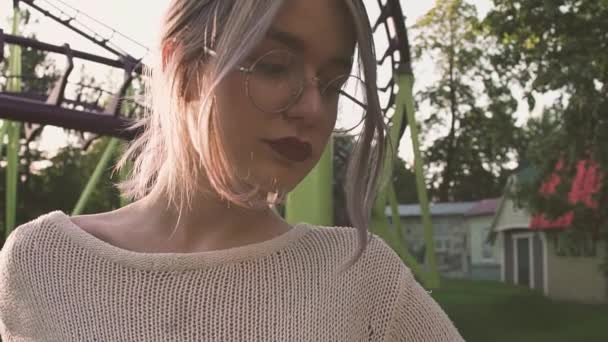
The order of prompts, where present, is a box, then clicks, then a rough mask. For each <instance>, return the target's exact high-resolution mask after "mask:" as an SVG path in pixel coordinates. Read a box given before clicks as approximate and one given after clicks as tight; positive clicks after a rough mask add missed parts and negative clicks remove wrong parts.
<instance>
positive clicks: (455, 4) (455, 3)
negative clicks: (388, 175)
mask: <svg viewBox="0 0 608 342" xmlns="http://www.w3.org/2000/svg"><path fill="white" fill-rule="evenodd" d="M414 32H415V35H416V39H415V43H414V46H415V54H414V55H415V58H416V59H418V60H421V59H423V58H424V59H430V60H432V61H433V63H434V64H435V70H436V72H437V73H438V74H439V80H438V81H437V82H435V83H434V84H432V85H430V86H428V87H426V88H425V89H423V90H422V91H420V92H418V94H417V99H418V102H419V103H420V104H421V105H422V106H426V107H428V108H430V115H429V116H428V118H427V119H426V120H425V121H424V123H423V140H424V141H425V143H426V145H427V146H428V147H427V149H426V151H424V155H423V158H424V159H425V164H426V165H428V168H429V171H430V184H431V196H432V197H433V198H435V199H437V200H440V201H453V200H460V201H463V200H478V199H481V198H487V197H495V196H498V195H499V194H500V193H501V192H502V189H503V186H504V183H505V181H506V178H507V176H508V175H509V173H510V172H511V170H510V169H509V165H511V164H513V162H514V161H515V160H516V159H517V157H518V156H519V154H520V153H521V151H522V150H523V149H524V148H523V146H524V145H525V141H524V140H523V139H522V130H521V128H520V127H517V126H516V125H515V118H514V115H513V114H514V112H515V110H516V108H517V101H516V100H515V99H514V97H513V95H512V94H511V90H510V85H509V82H508V80H507V79H505V78H504V77H502V76H501V75H500V74H499V73H496V70H495V69H494V67H493V65H492V64H491V63H490V62H491V61H490V58H489V56H488V54H490V53H492V52H493V50H495V48H494V45H495V41H494V40H492V39H489V38H487V37H486V35H484V32H483V28H482V26H481V25H480V22H479V20H478V18H477V11H476V8H475V7H474V6H473V5H471V4H469V3H467V2H465V1H463V0H438V1H437V2H436V6H435V7H434V8H433V9H431V10H430V11H429V12H428V13H427V14H426V15H425V16H424V17H423V18H421V19H420V20H419V21H418V22H417V23H416V25H415V26H414Z"/></svg>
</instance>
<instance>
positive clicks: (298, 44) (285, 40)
mask: <svg viewBox="0 0 608 342" xmlns="http://www.w3.org/2000/svg"><path fill="white" fill-rule="evenodd" d="M267 38H268V39H271V40H274V41H277V42H279V43H281V44H283V45H285V46H287V47H289V48H290V49H292V50H295V51H297V52H304V51H305V50H306V43H305V42H304V40H302V39H300V38H298V37H296V36H295V35H293V34H291V33H289V32H285V31H281V30H278V29H276V28H273V27H271V28H270V29H268V33H267ZM329 62H330V64H337V65H340V66H342V67H344V68H347V69H349V71H350V68H351V67H352V65H353V58H352V57H350V56H349V57H333V58H331V60H330V61H329Z"/></svg>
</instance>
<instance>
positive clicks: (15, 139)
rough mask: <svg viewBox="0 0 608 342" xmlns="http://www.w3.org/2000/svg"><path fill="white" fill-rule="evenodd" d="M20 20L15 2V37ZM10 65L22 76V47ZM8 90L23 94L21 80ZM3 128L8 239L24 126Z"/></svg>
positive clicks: (16, 49) (14, 124)
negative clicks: (5, 136) (5, 142)
mask: <svg viewBox="0 0 608 342" xmlns="http://www.w3.org/2000/svg"><path fill="white" fill-rule="evenodd" d="M20 20H21V13H20V12H19V7H18V6H17V3H16V2H15V6H14V7H13V31H12V32H13V34H15V35H16V34H19V21H20ZM8 63H9V70H10V73H11V75H21V47H19V46H17V45H13V46H11V55H10V58H9V61H8ZM7 90H8V91H11V92H21V79H19V78H16V77H12V78H11V79H10V80H9V82H8V87H7ZM5 126H6V127H5ZM2 127H3V130H6V133H7V134H8V145H7V149H6V157H7V158H6V159H7V167H6V199H5V200H6V224H5V227H4V234H5V236H6V237H8V235H9V234H10V233H11V232H12V231H13V229H14V228H15V226H16V223H17V184H18V180H19V147H20V138H21V127H22V124H21V123H20V122H11V121H5V122H4V125H3V126H2ZM0 142H1V141H0Z"/></svg>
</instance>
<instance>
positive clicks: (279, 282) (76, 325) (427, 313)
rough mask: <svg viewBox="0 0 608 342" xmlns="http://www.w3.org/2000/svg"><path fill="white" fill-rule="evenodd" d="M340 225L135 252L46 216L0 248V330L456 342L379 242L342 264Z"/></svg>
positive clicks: (49, 337) (108, 337) (156, 337)
mask: <svg viewBox="0 0 608 342" xmlns="http://www.w3.org/2000/svg"><path fill="white" fill-rule="evenodd" d="M356 246H357V235H356V231H355V230H354V229H352V228H336V227H332V228H326V227H317V226H312V225H308V224H298V225H295V226H293V228H292V229H291V230H289V231H288V232H286V233H284V234H282V235H280V236H278V237H275V238H273V239H271V240H267V241H264V242H260V243H256V244H251V245H246V246H241V247H236V248H230V249H225V250H219V251H209V252H199V253H139V252H133V251H128V250H125V249H121V248H118V247H116V246H113V245H110V244H108V243H106V242H105V241H102V240H100V239H98V238H96V237H94V236H93V235H91V234H89V233H88V232H86V231H84V230H82V229H81V228H80V227H78V226H76V225H75V224H73V223H72V221H71V220H70V218H69V217H68V216H67V215H66V214H64V213H63V212H60V211H55V212H52V213H49V214H46V215H43V216H41V217H39V218H38V219H36V220H34V221H31V222H29V223H26V224H24V225H22V226H20V227H19V228H17V229H16V230H15V231H13V232H12V233H11V235H10V236H9V238H8V240H7V242H6V244H5V246H4V248H3V249H2V251H1V252H0V336H2V339H3V341H4V342H12V341H44V342H49V341H61V342H68V341H104V342H106V341H162V342H172V341H222V342H229V341H416V342H418V341H462V337H460V335H459V333H458V331H457V330H456V329H455V328H454V326H453V324H452V323H451V321H450V319H449V318H448V317H447V316H446V315H445V313H444V312H443V311H442V310H441V308H440V307H439V306H438V305H437V304H436V303H435V301H434V300H433V299H432V298H431V297H430V296H429V295H428V293H427V292H426V291H425V290H424V289H423V288H422V287H421V286H420V285H419V284H418V283H417V282H416V281H415V280H414V278H413V276H412V273H411V272H410V270H409V269H408V268H407V267H406V266H405V265H404V264H403V263H402V261H401V260H400V259H399V257H398V256H397V255H396V254H395V253H394V252H393V250H392V249H391V248H390V247H388V245H386V243H384V242H383V241H382V240H381V239H380V238H378V237H377V236H373V238H372V239H371V242H370V244H369V247H368V248H367V250H366V252H365V253H364V254H363V257H362V259H360V260H359V261H358V262H357V263H356V264H355V265H354V266H353V267H352V268H350V269H348V270H347V271H345V272H337V271H338V269H339V268H340V266H342V265H343V263H344V262H346V261H347V260H349V258H351V257H352V253H353V251H354V250H355V248H356Z"/></svg>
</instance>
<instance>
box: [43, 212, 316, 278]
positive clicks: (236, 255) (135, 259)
mask: <svg viewBox="0 0 608 342" xmlns="http://www.w3.org/2000/svg"><path fill="white" fill-rule="evenodd" d="M48 218H49V221H50V222H51V224H52V225H54V227H55V229H57V230H59V231H60V232H62V233H63V234H65V235H66V236H67V237H68V238H69V239H70V240H71V241H73V242H74V243H76V244H78V245H80V246H81V247H83V248H85V249H86V250H87V251H89V252H91V253H93V254H94V255H96V256H99V257H102V258H104V259H106V260H109V261H112V262H114V263H117V264H121V265H125V266H128V267H134V268H137V269H141V270H150V271H184V270H194V269H201V268H207V267H213V266H219V265H223V264H230V263H237V262H239V261H247V260H252V259H257V258H262V257H265V256H268V255H270V254H273V253H275V252H278V251H279V250H283V249H286V248H288V247H289V246H291V245H293V244H295V243H297V242H298V241H299V240H301V239H302V237H304V235H306V233H308V232H309V231H310V230H312V227H311V226H310V225H308V224H306V223H298V224H294V225H292V226H291V229H289V230H288V231H287V232H285V233H282V234H281V235H278V236H276V237H273V238H272V239H269V240H265V241H261V242H256V243H253V244H247V245H242V246H238V247H232V248H227V249H220V250H213V251H204V252H192V253H172V252H171V253H167V252H163V253H147V252H136V251H131V250H127V249H123V248H121V247H117V246H114V245H112V244H110V243H108V242H106V241H104V240H101V239H99V238H97V237H96V236H94V235H92V234H90V233H89V232H87V231H85V230H84V229H82V228H81V227H80V226H78V225H76V224H75V223H74V222H72V220H71V219H70V217H69V216H68V215H67V214H66V213H64V212H63V211H60V210H58V211H54V212H51V213H49V214H48Z"/></svg>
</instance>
